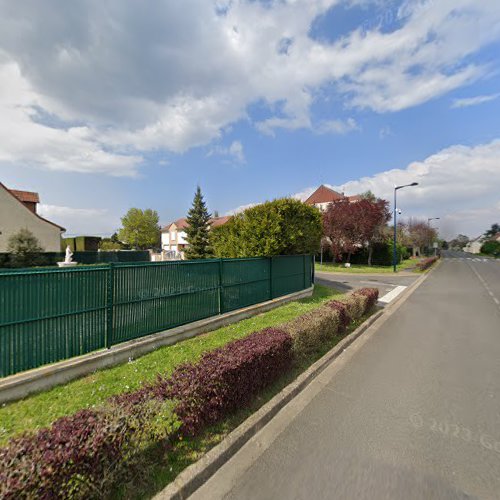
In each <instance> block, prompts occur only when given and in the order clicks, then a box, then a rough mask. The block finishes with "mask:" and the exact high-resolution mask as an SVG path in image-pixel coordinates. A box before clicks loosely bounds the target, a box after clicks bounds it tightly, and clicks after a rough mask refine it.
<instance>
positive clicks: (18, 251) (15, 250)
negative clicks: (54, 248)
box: [7, 229, 43, 267]
mask: <svg viewBox="0 0 500 500" xmlns="http://www.w3.org/2000/svg"><path fill="white" fill-rule="evenodd" d="M7 252H8V253H10V254H11V256H10V266H11V267H30V266H38V265H42V264H43V262H42V258H41V256H40V254H41V253H42V252H43V248H42V247H41V246H40V242H39V241H38V239H37V238H36V236H35V235H34V234H33V233H32V232H31V231H30V230H29V229H20V230H19V231H18V232H17V233H15V234H13V235H12V236H11V237H10V238H9V240H8V243H7Z"/></svg>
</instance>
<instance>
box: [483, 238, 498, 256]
mask: <svg viewBox="0 0 500 500" xmlns="http://www.w3.org/2000/svg"><path fill="white" fill-rule="evenodd" d="M481 253H484V254H486V255H493V256H494V257H500V241H495V240H491V241H487V242H486V243H483V245H482V246H481Z"/></svg>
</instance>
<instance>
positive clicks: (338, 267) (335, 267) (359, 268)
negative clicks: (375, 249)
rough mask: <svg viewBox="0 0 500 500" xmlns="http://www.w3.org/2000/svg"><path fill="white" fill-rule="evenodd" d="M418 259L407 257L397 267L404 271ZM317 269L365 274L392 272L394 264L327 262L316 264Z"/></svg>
mask: <svg viewBox="0 0 500 500" xmlns="http://www.w3.org/2000/svg"><path fill="white" fill-rule="evenodd" d="M417 262H418V260H417V259H407V260H404V261H403V262H402V263H401V264H398V266H397V267H396V269H397V270H398V271H404V270H405V269H408V268H411V267H414V266H415V265H416V264H417ZM315 269H316V271H326V272H331V273H353V274H363V273H373V274H376V273H392V272H393V269H392V266H366V265H364V264H351V267H344V264H340V263H335V264H333V263H331V262H325V263H323V264H318V263H316V264H315Z"/></svg>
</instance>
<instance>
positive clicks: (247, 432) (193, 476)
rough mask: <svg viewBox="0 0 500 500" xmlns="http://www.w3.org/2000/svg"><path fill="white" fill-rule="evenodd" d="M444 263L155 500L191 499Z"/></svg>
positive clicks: (305, 374)
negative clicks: (255, 436)
mask: <svg viewBox="0 0 500 500" xmlns="http://www.w3.org/2000/svg"><path fill="white" fill-rule="evenodd" d="M440 262H441V261H439V262H438V264H437V265H435V266H433V268H431V270H430V271H429V272H427V273H425V274H423V275H422V276H420V277H419V278H418V279H417V280H416V281H415V282H414V283H412V285H410V286H409V287H408V288H407V289H406V290H405V291H404V292H403V293H402V294H401V295H399V296H398V297H397V298H396V299H394V301H393V302H391V303H390V304H388V305H387V306H386V307H385V308H384V309H382V310H379V311H377V312H376V313H375V314H373V315H372V316H370V317H369V318H368V319H367V320H366V321H365V322H364V323H362V324H361V325H360V326H358V328H356V330H354V331H353V332H352V333H350V334H349V335H348V336H347V337H345V338H344V339H342V340H341V341H340V342H339V343H338V344H337V345H336V346H335V347H333V349H331V350H330V351H329V352H327V353H326V354H325V355H324V356H323V357H322V358H320V359H319V360H318V361H316V362H315V363H313V364H312V365H311V366H310V367H309V368H308V369H307V370H306V371H305V372H303V373H302V374H301V375H299V377H297V379H296V380H294V381H293V382H292V383H290V384H289V385H287V386H286V387H285V388H284V389H283V390H282V391H281V392H279V393H278V394H276V396H274V397H273V398H272V399H271V400H270V401H268V402H267V403H266V404H265V405H264V406H262V407H261V408H260V409H259V410H257V411H256V412H255V413H254V414H253V415H251V416H250V417H249V418H247V419H246V420H245V421H244V422H243V423H242V424H240V425H239V426H238V427H237V428H236V429H234V430H233V431H232V432H230V433H229V434H228V435H227V436H226V437H225V438H224V439H223V440H222V441H221V442H220V443H219V444H218V445H217V446H215V447H214V448H212V449H211V450H209V451H208V452H207V453H206V454H205V455H203V457H201V458H200V459H199V460H198V461H197V462H195V463H194V464H192V465H190V466H189V467H187V468H186V469H185V470H184V471H183V472H181V473H180V474H179V475H178V476H177V478H176V479H175V480H174V481H173V482H172V483H170V484H169V485H168V486H166V487H165V488H164V489H163V490H162V491H160V492H159V493H158V494H157V495H155V496H154V497H153V498H154V500H169V499H172V500H182V499H185V498H188V497H189V496H190V495H191V494H192V493H194V492H195V491H196V490H197V489H198V488H199V487H200V486H202V485H203V484H204V483H205V482H206V481H207V480H208V479H209V478H210V477H211V476H212V475H213V474H215V472H217V470H218V469H219V468H220V467H221V466H222V465H223V464H224V463H226V462H227V461H228V460H229V459H230V458H231V457H232V456H233V455H235V454H236V453H237V452H238V451H239V450H240V449H241V448H242V447H243V446H244V445H245V444H246V442H247V441H249V440H250V439H251V438H252V437H253V436H254V435H255V434H257V432H259V431H260V430H261V429H262V428H263V427H264V426H265V425H266V424H267V423H268V422H269V421H270V420H271V419H272V418H273V417H274V416H275V415H276V414H277V413H278V412H279V411H280V410H281V409H282V408H283V407H284V406H285V405H287V404H288V403H289V402H290V401H291V400H292V399H294V398H295V396H297V395H298V394H299V393H300V392H301V391H302V390H303V389H305V388H306V387H307V386H308V385H309V384H310V383H311V382H312V380H313V379H314V378H315V377H317V376H318V375H319V374H320V373H321V372H322V371H323V370H324V369H325V368H326V367H327V366H328V365H329V364H330V363H331V362H333V361H334V360H335V359H336V358H338V357H339V356H340V355H341V354H342V353H343V352H344V351H345V350H346V349H347V348H348V347H349V346H350V345H351V344H352V343H353V342H354V341H356V339H357V338H358V337H360V336H361V335H362V334H363V333H364V332H365V331H366V330H367V329H368V328H370V327H371V328H370V329H371V330H373V332H372V333H375V332H376V331H378V330H379V328H380V327H381V326H382V325H383V324H384V323H385V322H386V321H387V319H388V318H389V317H390V316H392V314H394V312H395V311H396V310H397V309H399V307H401V305H402V304H403V303H404V302H406V300H408V298H409V297H410V295H411V294H412V293H413V292H414V291H415V290H416V289H417V288H418V287H419V286H420V285H421V284H422V283H423V282H424V281H425V279H426V278H427V277H428V276H429V275H430V274H431V273H432V272H433V271H434V270H435V269H436V268H437V267H438V266H439V264H440Z"/></svg>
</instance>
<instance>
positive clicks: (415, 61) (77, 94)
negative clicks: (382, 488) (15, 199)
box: [0, 0, 500, 238]
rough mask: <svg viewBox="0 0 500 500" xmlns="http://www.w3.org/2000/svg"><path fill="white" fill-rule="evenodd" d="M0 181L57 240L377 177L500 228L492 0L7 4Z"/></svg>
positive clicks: (434, 206)
mask: <svg viewBox="0 0 500 500" xmlns="http://www.w3.org/2000/svg"><path fill="white" fill-rule="evenodd" d="M0 9H1V12H2V16H1V18H0V181H1V182H3V183H4V184H5V185H6V186H8V187H10V188H13V189H25V190H32V191H37V192H38V193H39V194H40V198H41V202H42V204H41V206H40V213H42V214H43V215H44V216H46V217H47V218H49V219H50V220H52V221H54V222H56V223H59V224H61V225H63V226H64V227H66V229H67V234H68V235H79V234H87V235H102V236H105V235H109V234H110V233H112V232H114V231H115V230H116V229H118V228H119V227H120V217H122V216H123V215H124V214H125V213H126V211H127V210H128V209H129V208H131V207H139V208H152V209H155V210H157V211H158V213H159V215H160V222H161V224H162V225H166V224H168V223H169V222H171V221H173V220H175V219H177V218H179V217H183V216H185V214H186V212H187V210H188V209H189V207H190V205H191V202H192V199H193V196H194V192H195V189H196V186H197V185H198V184H199V185H200V186H201V188H202V192H203V193H204V195H205V199H206V200H207V203H208V206H209V209H210V210H211V211H212V212H213V211H218V213H219V214H220V215H223V214H226V213H234V211H237V210H239V209H241V207H246V206H250V205H252V204H255V203H259V202H263V201H265V200H269V199H274V198H279V197H283V196H297V197H299V198H302V199H303V198H304V197H306V196H307V195H308V194H310V193H311V192H312V191H313V190H314V189H315V188H316V187H318V186H319V185H320V184H327V185H330V186H333V187H334V188H336V189H338V190H339V191H343V192H345V193H346V194H348V195H351V194H357V193H360V192H364V191H366V190H368V189H370V190H371V191H372V192H373V193H375V194H376V195H377V196H380V197H383V198H386V199H389V200H392V193H393V188H394V186H395V185H396V184H406V183H410V182H418V183H419V185H418V186H417V187H412V188H406V189H402V190H400V191H398V208H399V209H400V210H401V211H402V217H420V218H423V219H427V218H429V217H439V218H440V219H439V221H434V224H435V225H436V226H437V227H438V228H439V230H440V233H441V235H442V236H443V237H445V238H451V237H453V236H455V235H456V234H458V233H464V234H467V235H469V236H471V237H474V236H478V235H480V234H481V233H483V232H484V231H485V230H486V229H487V228H488V227H489V226H490V225H491V224H493V223H494V222H499V221H500V72H499V70H500V2H499V1H498V0H481V1H480V2H478V1H477V0H406V1H405V0H403V1H401V0H385V1H384V0H182V1H181V0H158V1H155V2H152V1H151V2H137V1H135V0H81V1H79V2H60V1H58V0H44V1H43V2H40V1H39V0H19V1H16V2H12V1H10V0H0Z"/></svg>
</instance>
